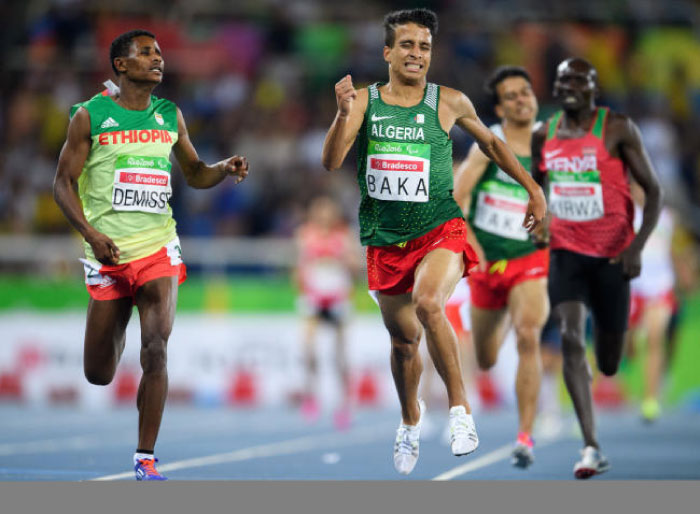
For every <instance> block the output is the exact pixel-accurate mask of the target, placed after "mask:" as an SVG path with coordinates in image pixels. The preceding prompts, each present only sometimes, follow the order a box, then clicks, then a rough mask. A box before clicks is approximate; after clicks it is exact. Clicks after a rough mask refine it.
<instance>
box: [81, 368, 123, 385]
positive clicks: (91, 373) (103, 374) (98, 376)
mask: <svg viewBox="0 0 700 514" xmlns="http://www.w3.org/2000/svg"><path fill="white" fill-rule="evenodd" d="M83 371H84V372H85V378H86V379H87V381H88V382H90V383H91V384H94V385H100V386H106V385H109V384H111V383H112V379H113V378H114V373H115V371H116V370H115V369H105V368H104V367H97V366H91V365H88V364H85V366H84V368H83Z"/></svg>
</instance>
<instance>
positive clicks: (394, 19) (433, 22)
mask: <svg viewBox="0 0 700 514" xmlns="http://www.w3.org/2000/svg"><path fill="white" fill-rule="evenodd" d="M406 23H415V24H416V25H421V26H423V27H426V28H427V29H428V30H429V31H430V35H431V36H433V37H435V35H436V34H437V31H438V17H437V14H435V13H434V12H433V11H431V10H430V9H422V8H421V9H405V10H402V11H393V12H390V13H389V14H387V15H386V16H384V44H385V45H386V46H388V47H393V46H394V42H395V39H396V26H397V25H405V24H406Z"/></svg>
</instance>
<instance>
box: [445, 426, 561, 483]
mask: <svg viewBox="0 0 700 514" xmlns="http://www.w3.org/2000/svg"><path fill="white" fill-rule="evenodd" d="M559 440H561V438H559V437H554V438H547V439H540V440H539V441H538V442H537V448H543V447H545V446H548V445H550V444H552V443H554V442H555V441H559ZM512 449H513V445H512V444H506V445H503V446H500V447H498V448H496V449H495V450H493V451H491V452H489V453H487V454H486V455H483V456H481V457H479V458H478V459H475V460H471V461H469V462H466V463H464V464H462V465H461V466H457V467H456V468H452V469H451V470H449V471H445V472H444V473H441V474H439V475H438V476H436V477H434V478H432V479H431V480H438V481H441V480H452V479H453V478H456V477H458V476H461V475H466V474H467V473H471V472H472V471H476V470H477V469H481V468H485V467H486V466H490V465H491V464H494V463H495V462H498V461H500V460H504V459H507V458H508V457H510V452H511V450H512Z"/></svg>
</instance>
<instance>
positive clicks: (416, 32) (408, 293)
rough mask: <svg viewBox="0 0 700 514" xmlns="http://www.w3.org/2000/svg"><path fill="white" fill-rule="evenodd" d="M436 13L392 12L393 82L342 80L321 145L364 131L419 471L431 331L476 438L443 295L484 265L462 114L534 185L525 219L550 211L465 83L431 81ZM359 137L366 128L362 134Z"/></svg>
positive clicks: (400, 462)
mask: <svg viewBox="0 0 700 514" xmlns="http://www.w3.org/2000/svg"><path fill="white" fill-rule="evenodd" d="M436 30H437V17H436V15H435V13H433V12H432V11H429V10H427V9H414V10H407V11H396V12H392V13H389V14H388V15H387V16H386V17H385V18H384V36H385V46H384V51H383V55H384V61H385V62H386V63H387V64H388V67H389V81H388V82H387V83H377V84H373V85H371V86H369V87H367V88H362V89H359V90H356V89H355V88H354V87H353V84H352V79H351V77H350V76H349V75H347V76H346V77H344V78H343V79H341V80H340V81H339V82H338V83H337V84H336V86H335V93H336V101H337V104H338V112H337V114H336V117H335V120H334V121H333V124H332V125H331V127H330V130H329V131H328V134H327V136H326V140H325V142H324V146H323V156H322V159H323V165H324V166H325V167H326V168H327V169H329V170H332V169H336V168H339V167H340V166H341V165H342V163H343V160H344V159H345V156H346V155H347V153H348V151H349V150H350V148H351V147H352V145H353V143H354V142H355V140H356V139H357V143H358V144H357V154H358V162H357V165H358V175H357V177H358V182H359V186H360V193H361V197H362V201H361V204H360V232H361V234H360V237H361V241H362V244H363V245H365V246H367V274H368V280H369V288H370V290H371V291H373V292H374V293H375V295H376V299H377V302H378V304H379V307H380V309H381V312H382V317H383V319H384V324H385V326H386V328H387V330H388V331H389V335H390V337H391V349H392V350H391V369H392V373H393V376H394V382H395V385H396V389H397V392H398V396H399V402H400V403H401V416H402V420H401V423H400V424H399V428H398V430H397V433H396V439H395V442H394V467H395V468H396V470H397V471H398V472H399V473H403V474H408V473H410V472H411V471H412V470H413V468H414V466H415V464H416V462H417V459H418V453H419V436H420V423H421V415H422V412H423V410H424V407H425V406H424V404H423V402H422V401H419V399H418V382H419V379H420V374H421V369H422V365H421V360H420V355H419V352H418V344H419V342H420V340H421V336H422V334H423V333H424V332H425V335H426V340H427V344H428V349H429V350H430V355H431V357H432V359H433V362H434V364H435V367H436V368H437V370H438V373H439V374H440V376H441V378H442V379H443V381H444V382H445V385H446V388H447V396H448V401H449V407H450V416H449V426H450V430H451V449H452V453H453V454H454V455H466V454H468V453H471V452H472V451H474V450H475V449H476V447H477V446H478V438H477V435H476V429H475V427H474V421H473V419H472V417H471V409H470V407H469V404H468V403H467V398H466V394H465V390H464V383H463V380H462V374H461V370H460V363H459V359H458V357H457V355H458V354H457V341H456V336H455V333H454V331H453V330H452V329H451V327H450V325H449V322H448V320H447V318H446V317H445V302H446V301H447V299H448V298H449V296H450V294H451V293H452V291H453V289H454V287H455V284H456V283H457V281H458V280H459V279H460V277H462V276H464V275H467V274H468V272H469V269H470V268H471V267H473V266H474V265H475V264H476V255H475V254H474V251H473V250H472V249H471V247H470V246H469V244H468V243H467V241H466V225H465V223H464V219H463V218H462V212H461V210H460V208H459V206H458V205H457V203H456V202H455V200H454V198H453V197H452V189H453V183H452V180H453V179H452V142H451V140H450V138H449V135H448V134H449V132H450V130H451V129H452V127H453V126H454V125H455V124H457V125H459V126H460V127H461V128H463V129H464V130H466V131H467V132H469V133H470V134H471V135H472V136H473V137H474V138H475V139H476V140H477V141H478V142H479V144H480V145H481V146H482V148H483V149H484V152H485V153H486V154H487V155H489V157H491V158H492V159H494V160H495V161H496V162H497V163H498V164H499V166H501V168H503V169H504V170H506V172H507V173H508V174H509V175H511V176H512V177H513V178H515V179H516V180H517V181H519V182H520V183H521V184H522V185H523V186H524V187H525V188H526V190H527V191H528V193H529V194H530V200H529V202H528V206H527V209H526V211H525V212H523V213H522V215H523V218H524V221H523V222H522V223H523V224H525V225H526V226H527V228H534V226H535V225H537V223H539V221H540V220H541V219H542V218H543V217H544V214H545V200H544V195H543V193H542V191H541V190H540V188H539V187H537V185H536V184H535V182H534V180H532V178H531V177H530V175H529V174H528V173H527V172H526V171H525V170H524V169H523V168H522V166H520V164H519V163H518V161H517V159H516V158H515V156H514V155H513V154H512V152H511V151H510V150H509V149H508V147H507V146H506V145H505V144H504V143H503V142H501V141H500V139H498V138H497V137H496V136H495V135H494V134H493V133H491V132H490V131H489V130H488V129H487V128H486V127H485V126H484V125H483V123H481V121H480V120H479V118H478V117H477V115H476V113H475V111H474V107H473V106H472V104H471V102H470V101H469V99H468V98H467V97H466V96H465V95H464V94H463V93H461V92H459V91H456V90H454V89H450V88H447V87H444V86H438V85H436V84H431V83H428V82H427V81H426V73H427V71H428V68H429V66H430V60H431V52H432V42H433V36H434V35H435V32H436ZM358 136H359V137H358Z"/></svg>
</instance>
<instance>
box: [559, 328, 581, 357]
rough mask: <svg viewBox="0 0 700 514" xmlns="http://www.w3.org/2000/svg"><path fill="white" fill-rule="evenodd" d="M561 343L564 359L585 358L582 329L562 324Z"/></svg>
mask: <svg viewBox="0 0 700 514" xmlns="http://www.w3.org/2000/svg"><path fill="white" fill-rule="evenodd" d="M561 344H562V353H563V354H564V360H565V361H566V360H571V359H583V358H585V356H586V343H585V341H584V338H583V331H582V330H579V329H578V328H574V327H570V326H563V327H562V331H561Z"/></svg>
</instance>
